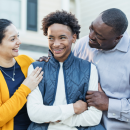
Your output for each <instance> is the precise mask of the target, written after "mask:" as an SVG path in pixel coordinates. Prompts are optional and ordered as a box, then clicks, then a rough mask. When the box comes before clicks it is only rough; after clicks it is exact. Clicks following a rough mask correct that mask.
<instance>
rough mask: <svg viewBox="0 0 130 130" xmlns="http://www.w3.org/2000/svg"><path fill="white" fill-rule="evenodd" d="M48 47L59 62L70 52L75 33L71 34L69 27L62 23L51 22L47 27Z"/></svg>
mask: <svg viewBox="0 0 130 130" xmlns="http://www.w3.org/2000/svg"><path fill="white" fill-rule="evenodd" d="M47 36H48V42H49V49H50V50H51V52H52V53H53V54H54V57H55V59H56V60H58V61H59V62H64V61H65V60H66V59H67V58H68V56H69V54H70V52H71V46H72V43H74V42H75V40H76V34H72V31H71V29H70V28H69V27H68V26H66V25H63V24H57V23H55V24H52V25H51V26H49V28H48V35H47Z"/></svg>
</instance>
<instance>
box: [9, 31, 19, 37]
mask: <svg viewBox="0 0 130 130" xmlns="http://www.w3.org/2000/svg"><path fill="white" fill-rule="evenodd" d="M17 35H19V32H18V33H17ZM11 37H15V35H12V36H10V37H9V39H10V38H11Z"/></svg>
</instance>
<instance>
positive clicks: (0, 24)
mask: <svg viewBox="0 0 130 130" xmlns="http://www.w3.org/2000/svg"><path fill="white" fill-rule="evenodd" d="M10 24H12V22H11V21H10V20H7V19H0V43H1V42H2V39H3V38H4V36H5V35H4V34H5V32H6V27H8V26H9V25H10Z"/></svg>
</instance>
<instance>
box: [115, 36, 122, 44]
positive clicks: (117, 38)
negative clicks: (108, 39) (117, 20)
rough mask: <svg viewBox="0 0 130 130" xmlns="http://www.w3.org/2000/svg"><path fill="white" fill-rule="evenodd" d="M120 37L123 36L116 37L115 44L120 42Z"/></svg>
mask: <svg viewBox="0 0 130 130" xmlns="http://www.w3.org/2000/svg"><path fill="white" fill-rule="evenodd" d="M122 37H123V35H120V36H118V37H116V39H115V42H116V43H118V42H119V41H120V40H121V38H122Z"/></svg>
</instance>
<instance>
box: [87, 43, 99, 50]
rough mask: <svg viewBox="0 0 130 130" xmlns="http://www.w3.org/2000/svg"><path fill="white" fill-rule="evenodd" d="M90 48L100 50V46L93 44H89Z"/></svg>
mask: <svg viewBox="0 0 130 130" xmlns="http://www.w3.org/2000/svg"><path fill="white" fill-rule="evenodd" d="M89 46H90V47H91V48H97V49H100V46H98V45H94V44H91V43H90V42H89Z"/></svg>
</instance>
